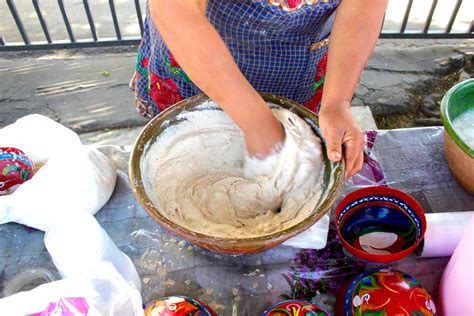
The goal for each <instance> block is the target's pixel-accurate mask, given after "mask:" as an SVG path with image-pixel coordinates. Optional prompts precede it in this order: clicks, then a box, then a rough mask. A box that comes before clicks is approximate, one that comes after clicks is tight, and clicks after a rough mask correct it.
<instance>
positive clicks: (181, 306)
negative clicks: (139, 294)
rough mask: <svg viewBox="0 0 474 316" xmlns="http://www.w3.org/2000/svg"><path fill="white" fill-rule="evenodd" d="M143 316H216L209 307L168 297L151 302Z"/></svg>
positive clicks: (187, 300)
mask: <svg viewBox="0 0 474 316" xmlns="http://www.w3.org/2000/svg"><path fill="white" fill-rule="evenodd" d="M145 316H217V314H216V312H214V311H213V310H212V309H211V308H210V307H209V306H207V305H206V304H204V303H202V302H200V301H197V300H195V299H193V298H190V297H185V296H170V297H166V298H163V299H159V300H156V301H153V302H151V303H150V304H148V305H147V306H146V307H145Z"/></svg>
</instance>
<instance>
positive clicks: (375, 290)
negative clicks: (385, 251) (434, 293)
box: [336, 269, 436, 316]
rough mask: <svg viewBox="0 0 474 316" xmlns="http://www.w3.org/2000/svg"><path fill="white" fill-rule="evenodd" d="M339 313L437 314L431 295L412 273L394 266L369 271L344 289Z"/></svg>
mask: <svg viewBox="0 0 474 316" xmlns="http://www.w3.org/2000/svg"><path fill="white" fill-rule="evenodd" d="M336 315H337V316H342V315H344V316H352V315H423V316H431V315H436V307H435V304H434V302H433V299H432V298H431V296H430V295H429V294H428V292H426V290H425V289H424V288H423V287H422V286H421V284H420V283H419V282H418V281H417V280H415V279H414V278H413V277H412V276H410V275H408V274H406V273H403V272H401V271H397V270H392V269H380V270H375V271H368V272H364V273H362V274H360V275H359V276H357V277H356V278H355V279H354V280H353V281H352V282H351V283H349V284H348V285H347V286H346V287H344V288H343V289H341V293H340V295H339V296H338V300H337V302H336Z"/></svg>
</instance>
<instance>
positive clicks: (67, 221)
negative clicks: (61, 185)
mask: <svg viewBox="0 0 474 316" xmlns="http://www.w3.org/2000/svg"><path fill="white" fill-rule="evenodd" d="M44 243H45V245H46V249H48V252H49V254H50V255H51V257H52V258H53V262H54V265H55V266H56V268H57V269H58V271H59V273H60V274H61V276H62V277H64V278H68V277H74V276H81V275H83V274H84V273H86V272H87V271H89V270H93V269H94V267H95V266H96V265H98V264H99V263H100V262H110V263H111V264H112V265H113V266H114V268H115V269H116V270H117V272H118V273H120V275H121V276H122V277H123V279H125V280H126V281H127V282H129V283H130V284H133V286H134V287H135V288H137V289H138V291H141V281H140V277H139V275H138V273H137V270H136V269H135V266H134V265H133V263H132V261H131V260H130V258H129V257H127V255H125V254H124V253H123V252H121V251H120V250H119V249H118V248H117V246H116V245H115V244H114V242H113V241H112V239H110V237H109V235H107V233H106V232H105V231H104V229H103V228H102V227H101V226H100V225H99V223H98V222H97V220H96V219H95V218H94V216H92V215H91V214H87V213H84V212H76V213H70V214H67V215H66V216H63V217H62V218H60V224H59V225H56V226H53V227H51V228H50V229H48V231H46V234H45V236H44Z"/></svg>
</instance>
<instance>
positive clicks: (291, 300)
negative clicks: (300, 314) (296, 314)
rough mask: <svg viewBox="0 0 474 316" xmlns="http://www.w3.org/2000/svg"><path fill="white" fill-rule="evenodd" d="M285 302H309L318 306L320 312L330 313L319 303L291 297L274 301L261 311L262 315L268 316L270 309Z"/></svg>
mask: <svg viewBox="0 0 474 316" xmlns="http://www.w3.org/2000/svg"><path fill="white" fill-rule="evenodd" d="M287 303H296V304H301V303H306V304H309V305H311V306H314V307H316V308H318V309H319V310H320V311H322V312H325V313H326V315H330V314H329V312H328V311H327V310H326V309H325V308H323V307H321V306H319V305H317V304H315V303H313V302H311V301H308V300H301V299H296V298H292V299H287V300H282V301H278V302H276V303H274V304H273V305H271V306H270V307H268V308H267V309H265V311H264V312H263V313H262V316H268V314H269V313H270V312H271V311H272V309H274V308H275V307H277V306H278V305H282V304H287Z"/></svg>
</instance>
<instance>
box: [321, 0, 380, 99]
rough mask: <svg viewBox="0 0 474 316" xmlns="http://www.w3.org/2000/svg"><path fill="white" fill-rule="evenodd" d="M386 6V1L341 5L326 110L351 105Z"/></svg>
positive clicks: (349, 1) (330, 60)
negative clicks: (336, 106) (329, 107)
mask: <svg viewBox="0 0 474 316" xmlns="http://www.w3.org/2000/svg"><path fill="white" fill-rule="evenodd" d="M386 6H387V0H367V1H363V2H360V1H359V0H343V1H342V2H341V4H340V5H339V7H338V9H337V11H336V20H335V22H334V27H333V30H332V32H331V40H330V45H329V53H328V55H329V56H328V65H327V71H326V78H325V82H324V90H323V100H322V104H323V106H324V105H325V104H327V105H329V106H331V105H332V104H337V105H340V104H345V105H350V102H351V100H352V96H353V94H354V91H355V88H356V86H357V82H358V81H359V77H360V74H361V72H362V70H363V69H364V67H365V65H366V63H367V60H368V58H369V56H370V54H371V53H372V50H373V48H374V46H375V43H376V42H377V39H378V37H379V34H380V29H381V25H382V20H383V16H384V12H385V8H386Z"/></svg>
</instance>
